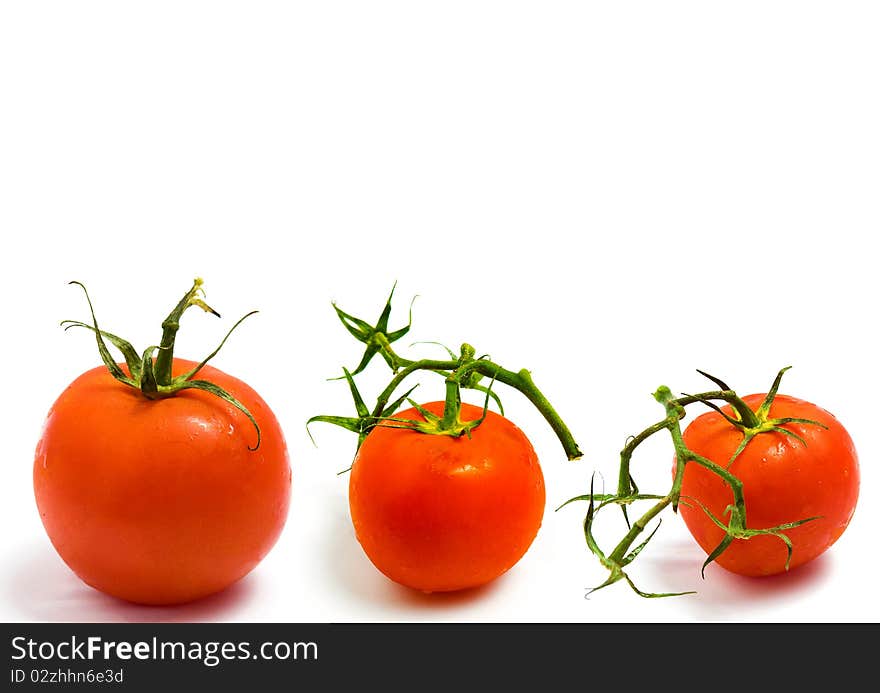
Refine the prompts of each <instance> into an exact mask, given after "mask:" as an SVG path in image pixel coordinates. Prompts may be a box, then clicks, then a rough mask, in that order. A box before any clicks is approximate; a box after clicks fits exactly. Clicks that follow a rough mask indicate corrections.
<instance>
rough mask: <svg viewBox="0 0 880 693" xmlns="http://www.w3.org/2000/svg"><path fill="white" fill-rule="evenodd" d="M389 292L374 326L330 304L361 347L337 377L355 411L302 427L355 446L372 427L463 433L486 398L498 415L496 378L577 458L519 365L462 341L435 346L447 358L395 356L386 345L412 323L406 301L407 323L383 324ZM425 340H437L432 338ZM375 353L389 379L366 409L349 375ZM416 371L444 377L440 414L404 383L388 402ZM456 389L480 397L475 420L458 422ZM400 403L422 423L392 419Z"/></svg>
mask: <svg viewBox="0 0 880 693" xmlns="http://www.w3.org/2000/svg"><path fill="white" fill-rule="evenodd" d="M393 296H394V288H392V290H391V293H390V295H389V296H388V300H387V301H386V302H385V305H384V307H383V309H382V311H381V313H380V315H379V319H378V320H377V321H376V324H375V325H371V324H370V323H369V322H367V321H365V320H362V319H360V318H357V317H355V316H353V315H351V314H349V313H346V312H345V311H343V310H342V309H340V308H339V307H338V306H337V305H336V304H333V308H334V309H335V311H336V315H337V317H338V318H339V320H340V321H341V322H342V324H343V325H344V326H345V328H346V329H347V330H348V332H349V333H350V334H351V335H352V336H353V337H354V338H355V339H356V340H357V341H359V342H360V343H361V344H364V345H365V347H366V349H365V351H364V354H363V356H362V357H361V360H360V362H359V363H358V365H357V366H356V367H355V369H354V371H349V370H348V369H347V368H344V369H343V375H342V378H344V379H345V380H346V381H347V382H348V385H349V390H350V391H351V395H352V398H353V399H354V404H355V411H356V414H357V415H356V416H330V415H319V416H313V417H312V418H311V419H309V421H308V422H307V426H308V424H311V423H313V422H316V421H321V422H325V423H331V424H335V425H337V426H341V427H343V428H345V429H347V430H349V431H352V432H355V433H357V434H358V447H360V444H361V443H362V442H363V441H364V439H365V438H366V437H367V435H368V434H369V433H370V431H371V430H372V429H373V428H375V427H376V426H385V427H391V428H406V429H409V430H412V431H415V432H417V433H424V434H427V435H444V436H452V437H462V436H468V437H469V436H470V435H471V434H472V432H473V431H474V430H475V429H476V428H477V427H479V426H480V424H482V423H483V421H484V420H485V418H486V414H487V411H488V404H489V400H490V399H492V400H493V401H494V402H495V403H496V404H497V405H498V407H499V409H500V411H501V413H502V414H503V413H504V409H503V406H502V404H501V400H500V398H499V397H498V395H497V394H496V393H495V392H494V391H493V385H494V384H495V383H496V382H500V383H503V384H505V385H508V386H510V387H513V388H514V389H516V390H518V391H519V392H521V393H522V394H523V395H525V397H526V398H527V399H528V400H529V401H530V402H532V404H533V405H534V406H535V407H536V408H537V409H538V411H539V412H540V413H541V414H542V416H543V417H544V419H545V420H546V421H547V422H548V423H549V424H550V426H551V427H552V428H553V430H554V432H555V433H556V435H557V437H558V438H559V441H560V443H561V444H562V446H563V448H564V449H565V452H566V455H567V457H568V458H569V459H570V460H575V459H578V458H580V457H581V451H580V449H579V448H578V446H577V443H576V442H575V440H574V437H573V436H572V434H571V432H570V431H569V429H568V427H567V426H566V424H565V422H564V421H563V420H562V418H561V417H560V416H559V414H557V413H556V411H555V409H553V407H552V405H551V404H550V402H549V401H548V400H547V398H546V397H545V396H544V394H543V393H542V392H541V391H540V390H539V389H538V388H537V386H536V385H535V383H534V382H533V381H532V377H531V374H530V373H529V371H527V370H525V369H522V370H519V371H511V370H507V369H505V368H503V367H502V366H500V365H498V364H496V363H494V362H492V361H491V360H490V359H489V357H488V356H486V355H483V356H477V355H476V354H477V352H476V350H475V349H474V347H472V346H471V345H470V344H467V343H465V344H462V345H461V348H460V350H459V352H458V353H457V354H456V353H455V352H454V351H452V350H451V349H449V348H448V347H445V346H443V345H442V344H441V345H440V346H441V347H443V349H444V350H445V351H446V356H447V358H443V359H419V360H410V359H407V358H404V357H403V356H401V355H400V354H398V353H397V352H396V351H395V350H394V348H393V347H392V344H393V343H394V342H396V341H398V340H399V339H400V338H401V337H403V336H404V335H406V334H407V333H408V332H409V330H410V327H411V326H412V304H410V316H409V321H408V322H407V324H406V325H405V326H403V327H401V328H398V329H396V330H389V328H388V323H389V319H390V316H391V299H392V297H393ZM429 343H431V344H437V342H429ZM376 355H379V356H380V357H381V358H382V360H384V361H385V363H386V364H387V365H388V367H389V368H390V369H391V372H392V377H391V379H390V381H389V383H388V385H387V386H386V387H385V389H384V390H382V392H381V393H379V395H378V397H377V398H376V404H375V405H374V406H373V407H372V409H370V408H369V407H367V405H366V403H365V401H364V398H363V397H362V396H361V394H360V392H359V391H358V388H357V386H356V385H355V382H354V376H355V375H357V374H358V373H360V372H362V371H363V370H364V369H365V368H366V367H367V366H368V365H369V363H370V362H371V361H372V359H373V357H374V356H376ZM420 371H427V372H430V373H436V374H437V375H440V376H441V377H443V378H444V379H445V382H446V397H445V401H444V410H443V414H442V416H437V415H436V414H434V413H432V412H430V411H427V410H426V409H425V408H424V407H421V406H420V405H418V404H417V403H416V402H414V401H413V400H412V399H410V397H409V395H410V394H411V393H412V392H413V390H414V389H415V387H416V386H413V387H410V388H409V389H408V390H407V391H406V392H405V393H404V394H403V395H401V396H399V397H397V398H396V399H394V400H393V401H392V397H394V395H395V393H396V392H397V390H398V388H399V387H401V386H402V385H403V383H404V381H406V380H407V379H408V378H410V377H411V376H412V375H414V374H415V373H418V372H420ZM486 378H488V379H489V383H488V385H486V384H484V379H486ZM462 389H467V390H476V391H478V392H482V393H483V394H484V395H485V403H484V405H483V414H482V416H480V417H479V418H478V419H476V420H473V421H463V420H462V419H461V406H462V405H461V390H462ZM404 402H408V403H409V404H411V405H412V406H413V407H415V408H416V410H417V411H419V413H420V414H421V415H422V417H423V419H424V421H413V420H408V419H401V418H398V417H395V416H394V414H395V412H396V411H397V410H398V409H399V408H400V406H401V405H402V404H403V403H404Z"/></svg>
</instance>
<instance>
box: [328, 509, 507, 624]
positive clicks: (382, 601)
mask: <svg viewBox="0 0 880 693" xmlns="http://www.w3.org/2000/svg"><path fill="white" fill-rule="evenodd" d="M332 527H333V530H332V532H331V536H332V537H333V540H332V541H329V542H327V543H326V544H325V546H326V551H325V555H324V558H325V560H326V574H327V577H328V579H330V580H332V581H334V582H336V583H337V584H336V587H337V588H338V589H339V590H341V591H343V592H344V593H346V594H348V595H349V596H350V597H353V598H354V599H357V600H358V602H360V603H366V604H371V605H375V607H376V612H377V613H376V615H375V617H376V618H379V619H392V620H395V619H401V618H405V619H407V620H412V619H414V618H415V619H418V618H420V617H421V618H425V619H434V618H439V617H441V615H442V614H444V613H445V614H446V615H447V616H451V615H452V613H451V612H454V611H455V610H456V609H458V608H459V607H464V606H467V605H469V604H471V603H473V602H476V601H479V600H485V599H487V598H490V595H492V594H493V593H494V592H496V591H498V589H499V587H500V586H501V585H502V584H503V582H504V580H505V577H506V576H505V575H502V576H501V577H499V578H498V579H496V580H493V581H492V582H490V583H489V584H487V585H482V586H481V587H474V588H472V589H467V590H457V591H455V592H432V593H426V592H420V591H418V590H414V589H411V588H409V587H404V586H403V585H399V584H397V583H396V582H393V581H392V580H390V579H388V578H387V577H385V576H384V575H383V574H382V573H381V572H380V571H379V570H378V569H377V568H376V567H375V566H374V565H373V564H372V563H371V562H370V559H369V558H367V556H366V554H365V553H364V550H363V549H362V548H361V545H360V544H359V543H358V540H357V537H356V536H355V534H354V528H353V527H352V526H351V519H350V518H349V516H348V513H347V512H338V513H335V515H334V519H333V521H332ZM414 609H415V610H417V612H418V613H415V614H414V612H413V610H414Z"/></svg>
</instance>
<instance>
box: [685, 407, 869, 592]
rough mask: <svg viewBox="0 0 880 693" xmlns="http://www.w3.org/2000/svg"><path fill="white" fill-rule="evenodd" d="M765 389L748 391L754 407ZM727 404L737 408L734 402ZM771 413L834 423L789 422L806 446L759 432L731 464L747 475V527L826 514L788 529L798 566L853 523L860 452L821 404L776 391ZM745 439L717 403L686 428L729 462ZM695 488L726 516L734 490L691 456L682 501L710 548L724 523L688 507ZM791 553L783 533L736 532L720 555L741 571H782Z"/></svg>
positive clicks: (709, 453)
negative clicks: (745, 536)
mask: <svg viewBox="0 0 880 693" xmlns="http://www.w3.org/2000/svg"><path fill="white" fill-rule="evenodd" d="M764 397H765V395H761V394H756V395H749V396H748V397H744V398H743V399H744V400H745V402H746V403H747V404H748V405H749V406H750V407H751V408H752V409H753V410H754V409H756V408H757V407H758V406H759V405H760V403H761V402H762V401H763V399H764ZM724 411H725V412H726V413H728V414H730V413H731V412H730V408H729V407H726V408H725V409H724ZM769 416H770V417H771V418H782V417H798V418H806V419H812V420H814V421H819V422H821V423H823V424H825V425H826V426H827V427H828V428H827V430H826V429H823V428H821V427H820V426H815V425H810V424H785V425H784V427H785V428H786V429H788V430H790V431H793V432H795V433H797V434H798V435H800V436H801V437H802V438H803V439H804V440H805V441H806V442H807V446H806V447H804V445H803V444H802V443H800V442H799V441H797V440H795V439H793V438H792V437H790V436H787V435H785V434H783V433H778V432H771V433H760V434H758V435H756V436H755V437H754V438H752V440H751V441H750V442H749V444H748V445H747V446H746V448H745V450H744V451H743V452H742V453H741V454H740V455H739V457H738V458H737V459H736V460H735V461H734V463H733V464H732V465H731V466H730V468H729V469H730V471H731V472H732V473H733V474H734V475H735V476H737V477H738V478H739V479H740V480H741V481H742V482H743V496H744V498H745V507H746V526H747V527H748V528H750V529H763V528H768V527H774V526H777V525H780V524H783V523H786V522H793V521H796V520H802V519H805V518H808V517H814V516H821V517H820V519H817V520H813V521H811V522H807V523H806V524H804V525H801V526H800V527H795V528H794V529H789V530H785V533H786V534H787V535H788V537H789V538H790V539H791V541H792V544H793V551H792V556H791V563H790V568H795V567H797V566H799V565H803V564H804V563H807V562H808V561H811V560H813V559H814V558H816V557H817V556H819V555H820V554H821V553H823V552H824V551H825V550H826V549H828V548H829V547H830V546H831V545H832V544H833V543H834V542H835V541H836V540H837V539H838V538H839V537H840V535H841V534H842V533H843V531H844V530H845V529H846V527H847V525H848V524H849V521H850V519H851V518H852V515H853V512H854V511H855V506H856V501H857V499H858V495H859V464H858V456H857V454H856V450H855V446H854V445H853V442H852V439H851V438H850V436H849V434H848V433H847V431H846V429H844V427H843V426H842V425H841V424H840V422H839V421H838V420H837V419H836V418H835V417H834V416H833V415H832V414H830V413H829V412H827V411H825V410H824V409H822V408H820V407H818V406H816V405H814V404H811V403H809V402H806V401H804V400H801V399H797V398H795V397H789V396H786V395H777V396H776V398H775V400H774V401H773V405H772V406H771V408H770V413H769ZM741 441H742V433H741V432H739V431H738V430H737V429H735V428H734V427H733V426H731V425H730V424H729V423H727V422H725V421H724V420H723V418H722V417H721V416H720V415H719V414H718V413H717V412H714V411H713V412H708V413H706V414H703V415H701V416H699V417H698V418H696V419H694V421H693V422H692V423H691V424H690V425H689V426H688V427H687V429H686V430H685V432H684V443H685V445H686V446H687V447H688V448H690V449H691V450H693V451H694V452H696V453H698V454H700V455H703V456H704V457H707V458H709V459H710V460H712V461H713V462H716V463H717V464H720V465H721V466H727V464H728V461H729V460H730V457H731V456H732V455H733V453H734V451H735V450H736V448H737V446H738V445H739V444H740V442H741ZM688 496H690V497H693V498H697V499H699V500H701V501H702V502H703V503H704V504H705V505H706V506H707V507H708V508H709V509H710V510H711V511H712V512H713V513H714V514H715V516H716V517H718V518H720V519H722V521H725V522H726V521H727V520H728V519H729V514H728V515H725V509H726V508H727V506H728V505H730V504H731V503H732V502H733V493H732V491H731V490H730V488H729V487H728V486H727V484H725V483H724V481H722V480H721V479H720V478H719V477H718V476H716V475H715V474H713V473H711V472H710V471H708V470H707V469H705V468H703V467H701V466H699V465H697V464H696V463H695V462H689V463H688V464H687V466H686V468H685V473H684V479H683V483H682V505H681V506H679V508H680V512H681V516H682V518H684V521H685V523H686V524H687V526H688V529H689V530H690V532H691V534H692V535H693V536H694V538H695V539H696V540H697V542H698V543H699V544H700V546H702V547H703V549H704V550H705V551H706V553H707V554H708V553H710V552H711V551H712V550H713V549H714V548H715V547H716V546H717V545H718V544H719V543H720V542H721V540H722V538H723V537H724V531H723V530H722V529H721V528H719V527H718V526H717V525H715V524H714V523H713V522H712V520H711V519H709V518H708V517H707V516H706V514H705V513H704V512H703V511H702V510H701V509H700V508H699V507H685V505H684V502H685V500H686V497H688ZM786 556H787V550H786V548H785V544H784V543H783V542H782V541H781V540H780V539H779V538H777V537H773V536H755V537H751V538H750V539H748V540H745V539H735V540H734V541H733V543H732V544H731V545H730V546H729V547H728V548H727V549H726V550H725V551H724V552H723V553H722V554H721V555H720V556H719V557H718V558H717V559H716V562H717V563H718V564H719V565H721V566H722V567H724V568H726V569H727V570H729V571H731V572H734V573H738V574H740V575H749V576H763V575H775V574H777V573H782V572H785V559H786Z"/></svg>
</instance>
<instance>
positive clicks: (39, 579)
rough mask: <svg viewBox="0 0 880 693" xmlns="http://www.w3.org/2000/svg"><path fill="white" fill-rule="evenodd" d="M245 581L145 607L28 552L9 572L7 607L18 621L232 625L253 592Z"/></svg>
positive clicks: (48, 553)
mask: <svg viewBox="0 0 880 693" xmlns="http://www.w3.org/2000/svg"><path fill="white" fill-rule="evenodd" d="M255 586H256V581H255V580H254V577H253V576H247V577H245V578H244V579H242V580H239V581H238V582H237V583H235V584H234V585H232V586H230V587H229V588H227V589H225V590H223V591H222V592H218V593H217V594H214V595H211V596H209V597H205V598H204V599H200V600H198V601H195V602H191V603H189V604H181V605H179V606H143V605H140V604H132V603H130V602H125V601H122V600H120V599H116V598H115V597H110V596H108V595H106V594H103V593H101V592H98V591H97V590H94V589H92V588H91V587H89V586H88V585H86V584H85V583H84V582H82V581H81V580H80V579H79V578H78V577H76V575H74V574H73V572H71V571H70V569H69V568H68V567H67V566H66V565H64V562H63V561H62V560H61V559H60V558H59V557H58V555H57V554H55V552H54V551H52V550H51V549H37V548H33V549H29V550H28V551H27V552H26V553H25V554H24V555H21V557H20V559H19V560H18V561H17V562H16V564H15V565H14V566H12V569H11V570H9V571H7V578H6V581H5V584H4V585H3V590H4V592H5V595H4V596H5V601H6V602H7V603H9V604H12V605H14V608H16V609H17V610H18V611H19V612H20V614H21V618H22V620H29V621H68V622H92V623H108V622H123V623H138V622H143V623H158V622H193V621H223V620H227V619H230V620H231V619H232V617H233V616H234V614H235V613H236V612H238V611H239V610H241V609H242V607H243V606H244V605H245V604H247V602H248V601H250V599H251V598H252V597H253V595H254V594H255V592H256V589H255Z"/></svg>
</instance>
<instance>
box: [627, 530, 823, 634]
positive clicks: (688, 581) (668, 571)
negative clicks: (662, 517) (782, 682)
mask: <svg viewBox="0 0 880 693" xmlns="http://www.w3.org/2000/svg"><path fill="white" fill-rule="evenodd" d="M703 560H705V555H703V554H702V553H700V552H695V551H694V547H693V544H691V543H690V542H681V543H679V544H673V545H671V546H669V547H668V548H667V550H666V551H665V555H664V556H662V557H658V558H655V559H653V560H652V561H647V562H646V563H650V564H651V565H650V569H651V573H652V576H651V577H649V578H643V580H642V582H645V580H646V579H648V580H653V582H654V584H651V585H650V586H649V585H647V584H641V585H639V586H640V587H641V588H643V589H645V588H647V587H650V589H651V590H653V591H664V590H667V591H684V590H695V591H696V592H697V594H695V595H687V596H684V597H679V598H677V599H681V600H682V602H681V604H682V606H684V607H686V608H688V609H691V610H694V611H696V612H698V615H699V616H700V617H701V618H706V619H712V618H716V619H724V620H736V619H751V618H752V617H753V615H750V613H749V612H750V611H751V610H753V609H754V610H755V611H757V612H760V609H761V608H762V605H766V604H767V602H774V603H775V604H777V605H779V604H783V603H785V602H787V601H791V602H795V601H798V600H800V599H802V598H803V596H804V594H805V593H806V592H809V591H815V590H816V589H817V588H818V587H819V585H821V583H822V582H824V581H825V580H826V579H827V578H828V576H829V575H830V574H831V572H832V565H833V557H832V556H829V555H828V554H827V553H826V554H823V555H821V556H819V557H818V558H816V559H814V560H812V561H810V562H809V563H807V564H805V565H802V566H798V567H797V568H795V569H794V570H792V571H791V572H788V573H780V574H779V575H771V576H768V577H746V576H744V575H737V574H736V573H731V572H730V571H728V570H725V569H724V568H722V567H721V566H719V565H710V566H708V567H707V568H706V579H705V580H704V579H702V578H701V577H700V569H701V567H702V564H703ZM646 567H648V566H646ZM658 577H662V584H657V581H658ZM692 597H693V598H692ZM805 616H808V615H807V614H805Z"/></svg>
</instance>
